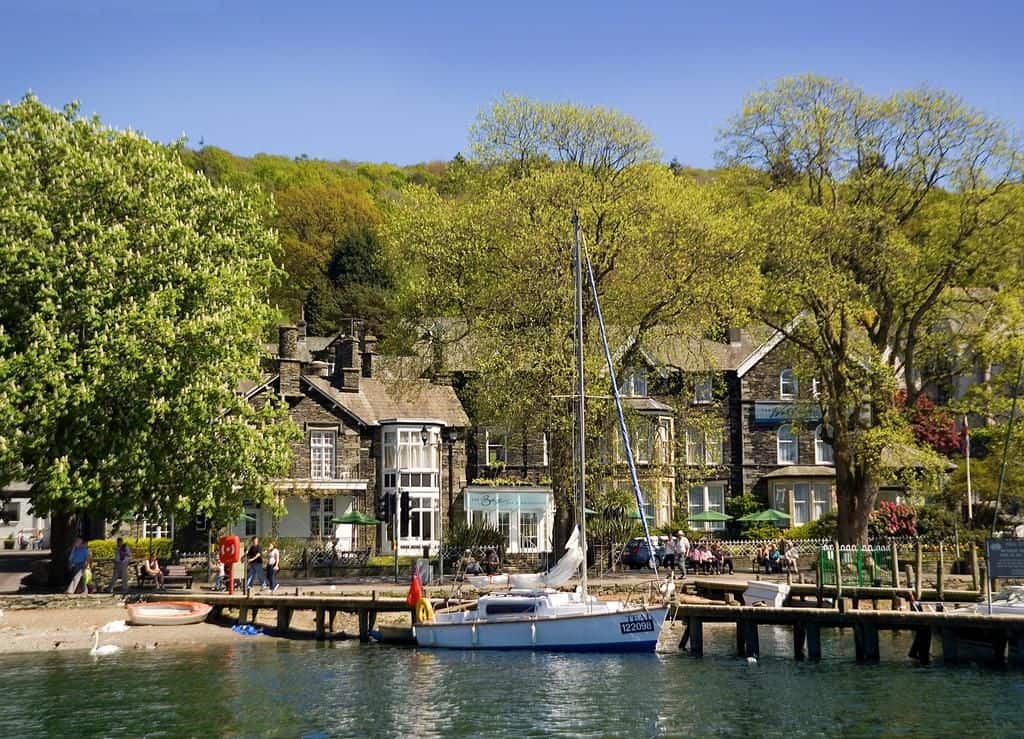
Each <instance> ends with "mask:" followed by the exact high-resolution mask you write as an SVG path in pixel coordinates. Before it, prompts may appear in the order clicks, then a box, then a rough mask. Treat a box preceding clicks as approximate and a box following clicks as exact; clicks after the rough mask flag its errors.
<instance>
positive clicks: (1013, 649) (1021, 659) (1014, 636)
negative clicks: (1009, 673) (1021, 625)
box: [1007, 631, 1024, 667]
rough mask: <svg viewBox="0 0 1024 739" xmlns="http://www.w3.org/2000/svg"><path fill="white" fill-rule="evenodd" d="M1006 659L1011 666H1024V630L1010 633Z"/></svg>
mask: <svg viewBox="0 0 1024 739" xmlns="http://www.w3.org/2000/svg"><path fill="white" fill-rule="evenodd" d="M1007 661H1008V663H1009V664H1010V666H1011V667H1024V631H1014V632H1011V633H1010V649H1009V655H1008V656H1007Z"/></svg>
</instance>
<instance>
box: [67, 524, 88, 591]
mask: <svg viewBox="0 0 1024 739" xmlns="http://www.w3.org/2000/svg"><path fill="white" fill-rule="evenodd" d="M91 561H92V552H90V551H89V547H88V545H87V544H86V543H85V540H84V539H83V538H82V537H81V536H76V537H75V545H74V546H73V547H72V548H71V553H70V554H69V555H68V567H69V568H70V569H71V582H70V583H69V584H68V591H67V592H68V595H74V594H75V591H76V590H78V584H79V583H80V582H82V579H83V578H84V577H85V569H86V567H88V566H89V563H90V562H91ZM85 592H89V591H88V588H86V589H85Z"/></svg>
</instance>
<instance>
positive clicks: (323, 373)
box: [306, 362, 327, 377]
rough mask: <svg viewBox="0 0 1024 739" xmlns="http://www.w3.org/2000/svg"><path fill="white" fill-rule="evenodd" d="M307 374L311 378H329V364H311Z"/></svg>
mask: <svg viewBox="0 0 1024 739" xmlns="http://www.w3.org/2000/svg"><path fill="white" fill-rule="evenodd" d="M306 374H307V375H309V376H311V377H327V362H310V365H309V370H308V371H307V372H306Z"/></svg>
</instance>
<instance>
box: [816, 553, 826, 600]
mask: <svg viewBox="0 0 1024 739" xmlns="http://www.w3.org/2000/svg"><path fill="white" fill-rule="evenodd" d="M824 558H825V552H824V548H819V549H818V568H817V569H818V587H817V596H818V608H821V607H822V605H823V604H824V602H825V597H824V593H823V592H822V588H824V586H825V583H824V582H823V580H824V577H825V568H824V567H823V566H822V563H821V561H822V560H823V559H824Z"/></svg>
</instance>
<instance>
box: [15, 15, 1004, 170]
mask: <svg viewBox="0 0 1024 739" xmlns="http://www.w3.org/2000/svg"><path fill="white" fill-rule="evenodd" d="M158 4H159V5H163V6H166V7H163V8H162V9H153V8H151V7H150V6H156V5H158ZM434 6H436V7H434ZM1022 32H1024V3H1021V2H1010V1H1009V0H1007V1H1006V2H985V1H977V2H960V3H957V4H948V5H946V4H943V3H941V2H938V1H933V2H920V3H916V2H915V3H905V2H899V1H898V0H890V1H889V2H875V0H866V1H860V0H857V1H855V2H850V1H849V0H847V1H846V2H835V3H833V2H827V1H826V2H821V1H820V0H819V1H818V2H800V3H795V2H790V3H787V2H782V3H767V2H763V1H762V2H751V3H739V2H735V3H728V2H721V3H714V2H695V1H691V2H683V1H678V2H665V3H651V4H643V3H638V2H623V1H622V0H618V1H617V2H598V1H597V0H594V2H590V3H564V2H559V1H558V0H547V2H541V3H536V2H532V1H531V2H527V1H522V2H520V1H518V0H511V1H509V2H486V1H484V2H481V1H480V0H477V1H476V2H472V3H444V2H441V1H440V0H434V1H433V2H428V1H427V0H423V2H419V3H408V4H406V3H399V2H344V1H342V0H339V1H338V2H322V3H312V2H301V1H296V2H280V1H278V2H263V1H262V0H248V2H227V1H223V2H217V1H216V0H206V1H205V2H201V1H199V0H173V1H172V0H169V1H168V2H163V3H158V2H156V0H154V1H153V2H146V1H143V2H139V0H118V1H116V2H110V1H108V0H89V1H88V2H80V1H79V0H74V1H72V0H67V1H66V2H57V1H56V0H0V100H3V101H6V100H12V101H13V100H17V99H18V98H20V97H21V96H22V95H23V94H24V93H25V92H26V91H27V90H29V89H31V90H33V91H34V92H35V93H36V94H37V95H39V97H41V98H42V99H43V100H44V101H45V102H46V103H48V104H50V105H54V106H58V105H62V104H63V103H65V102H67V101H69V100H74V99H77V100H80V101H81V103H82V109H83V111H84V112H86V113H98V114H99V115H100V116H101V118H102V119H103V120H104V121H105V122H107V123H109V124H111V125H114V126H117V127H128V126H131V127H133V128H136V129H139V130H141V131H143V132H144V133H145V134H147V135H148V136H150V137H152V138H156V139H159V140H162V141H167V140H171V139H174V138H177V137H178V136H180V135H182V134H185V135H187V136H188V137H189V139H190V141H191V142H192V144H193V145H196V144H198V142H199V141H200V140H202V141H204V142H205V143H207V144H212V145H216V146H221V147H224V148H226V149H230V150H231V151H234V152H237V153H240V154H246V155H249V154H253V153H256V152H261V151H262V152H270V153H276V154H285V155H289V156H295V155H298V154H302V153H305V154H308V155H310V156H313V157H319V158H327V159H342V158H344V159H352V160H361V161H362V160H365V161H392V162H396V163H399V164H408V163H413V162H418V161H426V160H433V159H449V158H451V157H452V156H453V155H454V154H455V153H456V152H457V151H460V150H465V148H466V132H467V129H468V127H469V125H470V123H471V122H472V121H473V119H474V117H475V116H476V113H477V112H478V111H479V109H480V108H481V107H483V106H485V105H486V104H488V103H489V102H490V101H493V100H494V99H495V98H496V97H498V96H499V95H500V94H501V93H502V92H511V93H516V94H522V95H528V96H531V97H536V98H541V99H545V100H566V99H571V100H573V101H576V102H580V103H586V104H602V105H607V106H611V107H614V108H617V109H619V110H621V111H623V112H626V113H629V114H631V115H633V116H635V117H636V118H638V119H639V120H641V121H642V122H643V123H644V124H646V125H647V126H648V127H649V128H651V130H653V132H654V134H655V136H656V137H657V140H658V144H659V146H660V148H661V150H662V151H663V152H664V155H665V159H666V160H667V159H669V158H671V157H678V158H679V160H680V161H682V162H684V163H686V164H691V165H694V166H708V165H711V164H712V163H713V154H714V151H715V146H716V144H715V135H716V131H717V130H718V128H719V127H720V126H721V125H722V124H723V123H724V122H725V121H726V120H727V119H728V117H729V116H730V115H732V114H734V113H735V112H736V111H737V110H738V109H739V106H740V104H741V102H742V100H743V97H744V95H745V94H747V93H748V92H749V91H751V90H754V89H756V88H757V87H759V86H761V85H762V84H764V83H767V82H771V81H772V80H774V79H776V78H778V77H780V76H784V75H792V74H800V73H803V72H815V73H818V74H824V75H828V76H838V77H843V78H845V79H848V80H849V81H851V82H853V83H855V84H858V85H860V86H862V87H864V88H865V89H867V90H869V91H871V92H876V93H885V92H889V91H892V90H897V89H902V88H906V87H913V86H916V85H919V84H921V83H927V84H930V85H932V86H937V87H943V88H947V89H949V90H952V91H954V92H956V93H958V94H960V95H962V96H963V97H964V98H966V99H967V101H968V102H970V103H971V104H972V105H974V106H976V107H978V108H981V109H983V110H985V111H987V112H989V113H991V114H993V115H995V116H997V117H999V118H1001V119H1002V120H1004V121H1005V122H1007V123H1009V124H1010V125H1011V126H1012V127H1013V128H1015V129H1016V130H1018V131H1020V130H1021V129H1024V92H1022V81H1024V52H1022V49H1021V45H1022Z"/></svg>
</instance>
